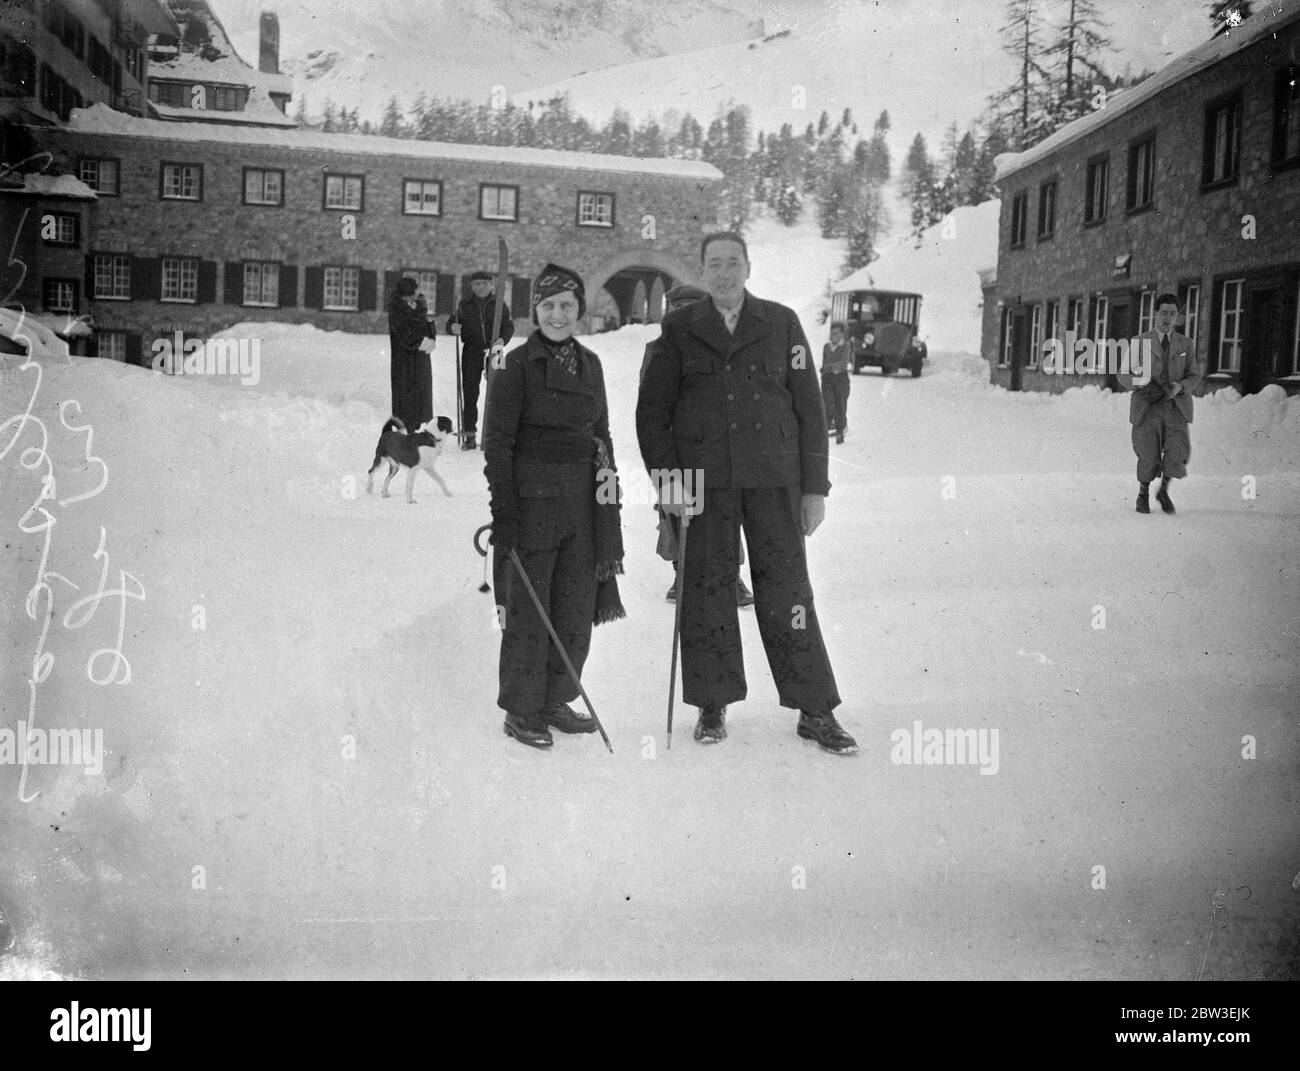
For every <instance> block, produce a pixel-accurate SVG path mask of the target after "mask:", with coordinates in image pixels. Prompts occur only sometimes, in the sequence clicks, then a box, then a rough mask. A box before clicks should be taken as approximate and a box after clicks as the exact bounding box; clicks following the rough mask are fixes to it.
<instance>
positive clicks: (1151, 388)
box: [1138, 379, 1166, 402]
mask: <svg viewBox="0 0 1300 1071" xmlns="http://www.w3.org/2000/svg"><path fill="white" fill-rule="evenodd" d="M1138 393H1139V394H1141V395H1142V397H1143V398H1145V399H1146V400H1147V401H1148V402H1162V401H1164V400H1165V393H1166V392H1165V388H1164V387H1162V386H1161V385H1160V384H1159V383H1157V382H1156V381H1155V380H1154V379H1153V380H1152V381H1151V382H1150V383H1148V384H1147V385H1146V386H1145V387H1143V388H1142V389H1141V390H1139V391H1138Z"/></svg>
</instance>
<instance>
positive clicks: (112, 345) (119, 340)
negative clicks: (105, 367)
mask: <svg viewBox="0 0 1300 1071" xmlns="http://www.w3.org/2000/svg"><path fill="white" fill-rule="evenodd" d="M105 342H107V343H109V347H108V348H109V349H110V350H112V351H113V352H111V353H105V352H104V343H105ZM95 345H96V352H98V354H99V356H101V357H103V358H104V359H105V360H107V361H122V362H123V363H125V361H126V332H125V331H98V332H96V338H95Z"/></svg>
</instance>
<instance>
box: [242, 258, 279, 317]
mask: <svg viewBox="0 0 1300 1071" xmlns="http://www.w3.org/2000/svg"><path fill="white" fill-rule="evenodd" d="M244 304H245V305H262V306H266V307H269V308H275V307H277V306H278V305H279V304H280V265H279V264H277V263H275V262H273V261H259V260H246V261H244Z"/></svg>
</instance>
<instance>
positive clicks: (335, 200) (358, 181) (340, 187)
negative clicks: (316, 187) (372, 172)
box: [325, 175, 366, 212]
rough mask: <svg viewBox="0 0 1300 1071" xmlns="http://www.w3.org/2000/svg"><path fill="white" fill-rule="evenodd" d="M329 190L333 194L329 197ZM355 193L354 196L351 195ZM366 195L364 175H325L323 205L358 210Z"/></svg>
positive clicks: (342, 209) (352, 210) (343, 209)
mask: <svg viewBox="0 0 1300 1071" xmlns="http://www.w3.org/2000/svg"><path fill="white" fill-rule="evenodd" d="M331 190H333V191H334V196H333V197H331ZM354 193H355V198H354V197H353V196H352V195H353V194H354ZM365 196H366V180H365V176H364V175H326V176H325V207H326V208H333V209H338V210H340V211H345V212H360V211H361V204H362V201H363V200H364V198H365Z"/></svg>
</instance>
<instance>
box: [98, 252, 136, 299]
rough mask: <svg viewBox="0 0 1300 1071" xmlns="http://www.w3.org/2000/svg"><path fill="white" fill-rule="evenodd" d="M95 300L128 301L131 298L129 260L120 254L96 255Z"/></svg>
mask: <svg viewBox="0 0 1300 1071" xmlns="http://www.w3.org/2000/svg"><path fill="white" fill-rule="evenodd" d="M93 277H94V282H95V299H96V300H107V301H128V300H130V298H131V258H130V257H129V256H123V255H122V254H120V253H98V254H96V255H95V259H94V272H93Z"/></svg>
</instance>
